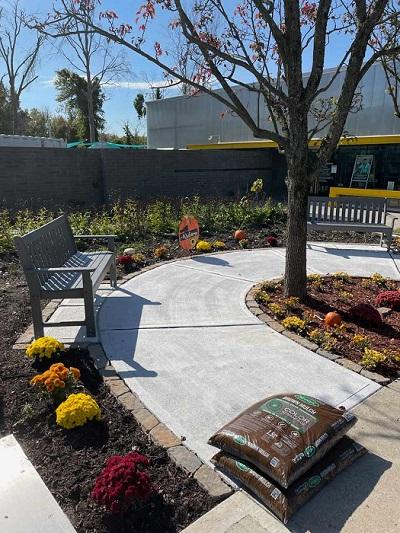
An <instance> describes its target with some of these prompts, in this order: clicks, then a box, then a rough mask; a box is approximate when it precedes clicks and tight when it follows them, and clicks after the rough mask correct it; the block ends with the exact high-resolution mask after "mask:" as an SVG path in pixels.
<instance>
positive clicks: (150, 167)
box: [103, 150, 284, 200]
mask: <svg viewBox="0 0 400 533" xmlns="http://www.w3.org/2000/svg"><path fill="white" fill-rule="evenodd" d="M103 161H104V167H103V169H104V170H103V172H104V183H105V197H106V198H110V197H113V196H117V197H122V198H126V197H129V196H133V197H136V198H140V199H144V200H149V199H152V198H154V197H183V196H191V195H195V194H196V195H197V194H198V195H201V196H214V195H217V196H224V197H235V196H238V195H242V194H243V193H244V192H245V191H246V190H247V188H248V185H249V184H251V183H252V182H253V181H254V179H256V178H260V177H262V178H263V179H264V184H265V188H266V190H267V191H268V193H269V194H271V195H273V196H274V197H275V198H279V199H281V198H282V197H283V196H284V185H283V181H282V176H283V172H284V170H283V168H284V167H283V160H282V157H281V156H279V155H278V154H277V153H276V152H275V151H274V150H210V151H204V150H198V151H185V150H162V151H161V150H145V151H139V150H138V151H129V152H128V151H123V152H122V151H120V152H118V153H116V152H115V151H111V150H108V151H107V150H104V151H103Z"/></svg>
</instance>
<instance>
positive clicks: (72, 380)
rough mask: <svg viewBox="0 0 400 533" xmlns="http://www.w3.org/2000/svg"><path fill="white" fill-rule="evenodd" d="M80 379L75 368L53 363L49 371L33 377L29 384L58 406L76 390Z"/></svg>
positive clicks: (78, 372) (79, 374)
mask: <svg viewBox="0 0 400 533" xmlns="http://www.w3.org/2000/svg"><path fill="white" fill-rule="evenodd" d="M80 377H81V373H80V371H79V370H78V369H77V368H74V367H69V368H67V367H65V366H64V365H63V363H55V364H54V365H51V366H50V368H49V370H46V371H45V372H43V373H42V374H38V375H37V376H35V377H33V378H32V379H31V381H30V383H31V385H32V386H34V387H35V388H36V389H37V390H39V391H41V392H42V393H44V394H45V395H46V396H47V397H48V398H49V399H51V400H52V401H53V402H54V403H55V404H59V403H61V402H62V401H64V400H65V399H66V397H67V396H68V395H69V394H71V393H72V392H73V391H74V390H76V389H77V385H78V380H79V378H80Z"/></svg>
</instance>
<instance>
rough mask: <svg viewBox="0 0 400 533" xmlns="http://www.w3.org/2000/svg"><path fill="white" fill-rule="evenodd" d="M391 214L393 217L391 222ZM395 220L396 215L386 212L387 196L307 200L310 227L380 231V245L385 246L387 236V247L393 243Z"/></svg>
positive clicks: (318, 229)
mask: <svg viewBox="0 0 400 533" xmlns="http://www.w3.org/2000/svg"><path fill="white" fill-rule="evenodd" d="M388 217H390V218H391V220H390V221H389V223H388ZM395 220H396V218H395V217H392V216H391V215H388V213H387V200H386V199H385V198H365V197H347V198H345V197H341V198H327V197H322V196H315V197H310V198H309V200H308V218H307V228H308V229H309V230H312V231H330V230H336V231H356V232H362V233H380V234H381V242H380V244H381V246H382V239H383V237H385V239H386V245H387V249H388V250H389V249H390V244H391V242H392V235H393V228H394V222H395Z"/></svg>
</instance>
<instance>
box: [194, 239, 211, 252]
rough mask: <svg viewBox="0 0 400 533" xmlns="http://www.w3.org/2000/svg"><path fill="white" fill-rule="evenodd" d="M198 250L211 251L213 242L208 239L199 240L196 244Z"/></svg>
mask: <svg viewBox="0 0 400 533" xmlns="http://www.w3.org/2000/svg"><path fill="white" fill-rule="evenodd" d="M196 250H197V251H198V252H210V251H211V244H210V243H209V242H207V241H199V242H198V243H197V244H196Z"/></svg>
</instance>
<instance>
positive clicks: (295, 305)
mask: <svg viewBox="0 0 400 533" xmlns="http://www.w3.org/2000/svg"><path fill="white" fill-rule="evenodd" d="M282 303H283V306H284V307H285V308H286V310H287V311H290V312H293V311H296V310H298V309H299V307H300V298H297V297H296V296H289V297H288V298H285V299H284V300H283V301H282Z"/></svg>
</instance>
